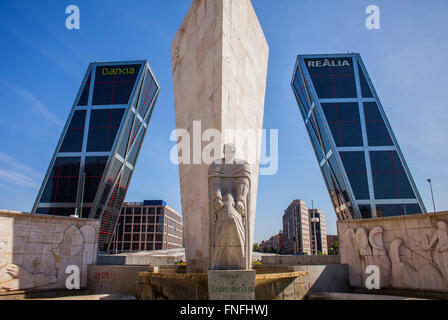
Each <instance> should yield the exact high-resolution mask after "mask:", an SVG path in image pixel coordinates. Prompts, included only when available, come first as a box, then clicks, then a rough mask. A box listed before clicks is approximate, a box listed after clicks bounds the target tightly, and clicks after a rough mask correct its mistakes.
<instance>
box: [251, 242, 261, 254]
mask: <svg viewBox="0 0 448 320" xmlns="http://www.w3.org/2000/svg"><path fill="white" fill-rule="evenodd" d="M253 251H255V252H260V246H259V245H258V243H254V248H253Z"/></svg>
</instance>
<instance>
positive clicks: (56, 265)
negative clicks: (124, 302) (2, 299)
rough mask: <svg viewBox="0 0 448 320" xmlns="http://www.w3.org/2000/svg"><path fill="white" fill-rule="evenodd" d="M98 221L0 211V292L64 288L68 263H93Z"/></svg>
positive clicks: (84, 275) (84, 271) (83, 272)
mask: <svg viewBox="0 0 448 320" xmlns="http://www.w3.org/2000/svg"><path fill="white" fill-rule="evenodd" d="M98 229H99V222H98V221H96V220H89V219H78V218H67V217H56V216H45V215H32V214H28V213H21V212H11V211H0V295H2V294H8V293H14V292H31V291H40V290H56V289H65V288H66V285H65V282H66V279H67V276H68V275H69V274H67V273H66V267H67V266H68V265H75V266H78V267H79V270H80V279H81V287H85V286H86V284H87V266H88V265H89V264H94V263H96V255H97V239H98Z"/></svg>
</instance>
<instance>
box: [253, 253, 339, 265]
mask: <svg viewBox="0 0 448 320" xmlns="http://www.w3.org/2000/svg"><path fill="white" fill-rule="evenodd" d="M261 262H262V264H263V265H268V264H272V265H274V264H282V265H295V266H296V265H297V266H298V265H305V266H311V265H326V264H339V263H341V257H340V256H338V255H321V256H317V255H312V256H288V255H284V256H277V255H273V256H262V257H261Z"/></svg>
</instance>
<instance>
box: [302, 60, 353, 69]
mask: <svg viewBox="0 0 448 320" xmlns="http://www.w3.org/2000/svg"><path fill="white" fill-rule="evenodd" d="M307 64H308V68H328V67H351V64H350V60H349V59H315V60H308V61H307Z"/></svg>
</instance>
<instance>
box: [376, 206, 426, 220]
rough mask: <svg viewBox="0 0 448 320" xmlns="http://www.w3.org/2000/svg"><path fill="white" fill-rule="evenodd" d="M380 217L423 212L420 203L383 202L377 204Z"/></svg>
mask: <svg viewBox="0 0 448 320" xmlns="http://www.w3.org/2000/svg"><path fill="white" fill-rule="evenodd" d="M376 212H377V215H378V217H392V216H400V215H408V214H419V213H422V210H421V209H420V206H419V205H418V204H382V205H377V206H376Z"/></svg>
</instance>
